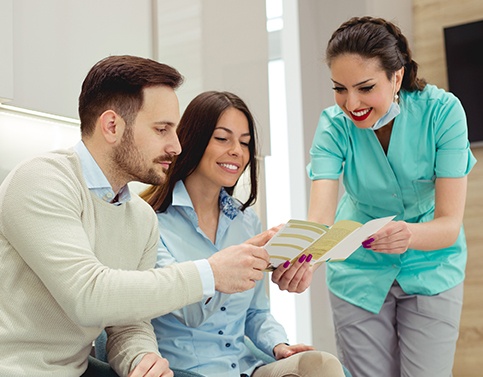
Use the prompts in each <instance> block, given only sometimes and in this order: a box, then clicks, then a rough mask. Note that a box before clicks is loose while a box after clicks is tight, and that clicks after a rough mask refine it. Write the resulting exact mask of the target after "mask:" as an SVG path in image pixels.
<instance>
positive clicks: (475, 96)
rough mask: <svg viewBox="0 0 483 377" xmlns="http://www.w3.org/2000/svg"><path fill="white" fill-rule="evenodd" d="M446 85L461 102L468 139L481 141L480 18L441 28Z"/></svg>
mask: <svg viewBox="0 0 483 377" xmlns="http://www.w3.org/2000/svg"><path fill="white" fill-rule="evenodd" d="M444 43H445V49H446V64H447V67H448V89H449V91H450V92H452V93H454V94H455V95H456V96H457V97H458V98H459V99H460V100H461V103H462V104H463V107H464V108H465V111H466V117H467V118H468V137H469V140H470V142H472V143H473V142H480V141H483V116H482V115H483V20H481V21H476V22H471V23H467V24H463V25H457V26H452V27H447V28H445V29H444Z"/></svg>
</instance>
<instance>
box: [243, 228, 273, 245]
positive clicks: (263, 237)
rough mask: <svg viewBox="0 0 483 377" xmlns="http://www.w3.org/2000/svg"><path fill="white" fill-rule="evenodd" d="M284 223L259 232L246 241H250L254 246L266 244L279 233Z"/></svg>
mask: <svg viewBox="0 0 483 377" xmlns="http://www.w3.org/2000/svg"><path fill="white" fill-rule="evenodd" d="M282 226H283V224H280V225H277V226H274V227H272V228H270V229H267V230H266V231H265V232H262V233H259V234H257V235H256V236H253V237H252V238H250V239H248V240H246V241H245V242H244V243H248V244H250V245H254V246H264V245H265V244H266V243H267V242H268V241H269V240H270V239H271V238H272V237H273V236H274V235H275V233H277V232H278V231H279V230H280V228H281V227H282Z"/></svg>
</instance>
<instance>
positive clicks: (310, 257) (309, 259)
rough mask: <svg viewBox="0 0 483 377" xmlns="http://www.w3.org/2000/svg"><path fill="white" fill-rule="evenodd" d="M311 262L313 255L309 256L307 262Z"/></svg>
mask: <svg viewBox="0 0 483 377" xmlns="http://www.w3.org/2000/svg"><path fill="white" fill-rule="evenodd" d="M311 260H312V254H309V256H308V257H307V259H306V260H305V261H306V262H310V261H311Z"/></svg>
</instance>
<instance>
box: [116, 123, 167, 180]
mask: <svg viewBox="0 0 483 377" xmlns="http://www.w3.org/2000/svg"><path fill="white" fill-rule="evenodd" d="M168 160H172V157H171V156H165V157H162V156H160V157H157V158H156V159H155V161H153V164H155V163H156V161H168ZM113 162H114V168H115V170H116V172H117V173H118V174H121V175H123V176H125V177H126V178H127V179H128V181H138V182H142V183H145V184H149V185H160V184H163V183H164V181H165V177H166V176H165V175H164V174H159V173H158V172H156V170H155V169H154V168H152V167H147V162H146V161H145V159H144V158H143V156H142V154H141V153H140V152H139V148H138V147H137V146H136V145H135V143H134V135H133V130H132V128H131V127H126V129H125V131H124V134H123V136H122V139H121V143H120V144H119V146H117V147H116V148H114V152H113ZM165 173H166V172H165Z"/></svg>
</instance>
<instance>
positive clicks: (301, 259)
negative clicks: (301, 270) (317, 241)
mask: <svg viewBox="0 0 483 377" xmlns="http://www.w3.org/2000/svg"><path fill="white" fill-rule="evenodd" d="M305 258H307V256H306V255H305V254H302V256H301V257H300V258H299V263H302V262H303V261H304V260H305Z"/></svg>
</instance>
